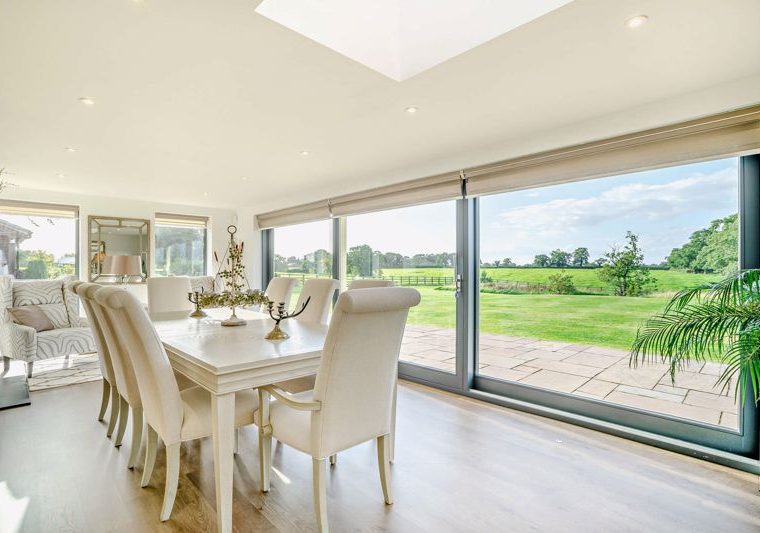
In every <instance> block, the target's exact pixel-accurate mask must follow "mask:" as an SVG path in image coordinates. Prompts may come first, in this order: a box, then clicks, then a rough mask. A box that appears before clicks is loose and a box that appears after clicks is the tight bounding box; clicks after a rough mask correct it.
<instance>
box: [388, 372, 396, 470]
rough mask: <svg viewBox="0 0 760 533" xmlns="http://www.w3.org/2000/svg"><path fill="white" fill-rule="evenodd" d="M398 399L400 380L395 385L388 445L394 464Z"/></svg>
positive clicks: (390, 459) (389, 457)
mask: <svg viewBox="0 0 760 533" xmlns="http://www.w3.org/2000/svg"><path fill="white" fill-rule="evenodd" d="M397 397H398V378H396V383H395V384H394V385H393V402H392V404H391V434H390V442H389V443H388V460H389V461H390V462H391V463H392V462H393V461H394V460H395V459H396V399H397Z"/></svg>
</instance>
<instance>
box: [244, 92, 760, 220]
mask: <svg viewBox="0 0 760 533" xmlns="http://www.w3.org/2000/svg"><path fill="white" fill-rule="evenodd" d="M759 152H760V106H753V107H748V108H744V109H739V110H735V111H730V112H727V113H721V114H719V115H713V116H710V117H704V118H699V119H695V120H691V121H688V122H683V123H680V124H675V125H671V126H665V127H661V128H655V129H651V130H646V131H642V132H639V133H634V134H629V135H622V136H619V137H614V138H611V139H606V140H602V141H595V142H590V143H585V144H580V145H576V146H570V147H565V148H561V149H557V150H550V151H546V152H541V153H537V154H532V155H528V156H524V157H518V158H514V159H509V160H505V161H499V162H496V163H491V164H488V165H481V166H477V167H473V168H469V169H463V170H461V171H452V172H449V173H445V174H440V175H437V176H432V177H428V178H423V179H417V180H412V181H407V182H404V183H399V184H395V185H389V186H386V187H381V188H377V189H371V190H367V191H363V192H358V193H352V194H346V195H342V196H337V197H334V198H329V199H325V200H322V201H319V202H313V203H310V204H305V205H302V206H296V207H290V208H287V209H281V210H278V211H272V212H269V213H264V214H261V215H257V217H256V220H257V222H258V225H259V228H260V229H268V228H274V227H279V226H287V225H291V224H300V223H304V222H311V221H314V220H323V219H326V218H329V217H330V216H348V215H356V214H359V213H367V212H371V211H381V210H385V209H393V208H398V207H406V206H411V205H419V204H426V203H433V202H437V201H443V200H450V199H454V198H458V197H460V196H461V194H462V191H463V189H464V187H462V179H461V177H462V176H464V177H466V178H467V180H466V193H467V195H469V196H477V195H483V194H491V193H497V192H505V191H510V190H516V189H525V188H529V187H540V186H544V185H551V184H556V183H563V182H569V181H577V180H582V179H592V178H600V177H604V176H610V175H613V174H621V173H626V172H637V171H643V170H650V169H654V168H661V167H665V166H670V165H676V164H687V163H695V162H698V161H705V160H709V159H716V158H720V157H730V156H740V155H749V154H753V153H759Z"/></svg>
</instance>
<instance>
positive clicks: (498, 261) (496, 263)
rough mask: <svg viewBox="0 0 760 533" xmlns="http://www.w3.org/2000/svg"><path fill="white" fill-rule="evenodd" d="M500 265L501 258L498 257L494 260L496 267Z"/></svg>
mask: <svg viewBox="0 0 760 533" xmlns="http://www.w3.org/2000/svg"><path fill="white" fill-rule="evenodd" d="M499 265H501V259H496V260H495V261H494V262H493V266H494V268H499Z"/></svg>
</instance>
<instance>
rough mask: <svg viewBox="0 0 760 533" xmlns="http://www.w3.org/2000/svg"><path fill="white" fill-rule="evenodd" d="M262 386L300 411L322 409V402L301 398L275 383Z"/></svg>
mask: <svg viewBox="0 0 760 533" xmlns="http://www.w3.org/2000/svg"><path fill="white" fill-rule="evenodd" d="M261 388H262V389H264V390H265V391H267V392H268V393H269V394H271V395H272V396H274V397H275V398H277V399H278V400H279V401H281V402H282V403H284V404H285V405H287V406H288V407H291V408H293V409H297V410H299V411H319V410H320V409H322V402H318V401H316V400H312V401H310V402H305V401H303V400H299V399H298V398H296V397H295V396H293V395H292V394H290V393H289V392H287V391H284V390H282V389H281V388H280V387H277V386H275V385H265V386H263V387H261Z"/></svg>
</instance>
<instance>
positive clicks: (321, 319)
mask: <svg viewBox="0 0 760 533" xmlns="http://www.w3.org/2000/svg"><path fill="white" fill-rule="evenodd" d="M338 285H339V283H338V280H337V279H330V278H326V279H317V278H314V279H307V280H306V283H304V284H303V289H302V290H301V294H299V295H298V302H297V303H296V307H295V310H296V311H298V310H299V309H301V306H302V305H303V303H304V302H305V301H306V299H307V298H311V300H309V305H308V306H307V307H306V310H305V311H304V312H303V313H301V314H300V315H298V316H297V317H296V320H300V321H301V322H306V323H309V324H327V317H328V316H330V303H331V302H332V297H333V294H334V293H335V291H336V290H338Z"/></svg>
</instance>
